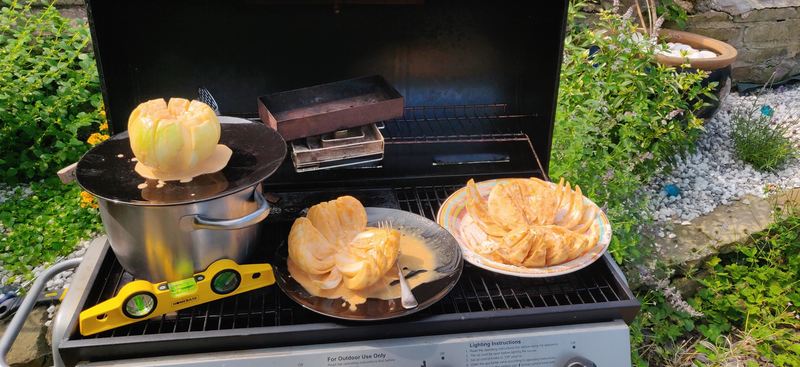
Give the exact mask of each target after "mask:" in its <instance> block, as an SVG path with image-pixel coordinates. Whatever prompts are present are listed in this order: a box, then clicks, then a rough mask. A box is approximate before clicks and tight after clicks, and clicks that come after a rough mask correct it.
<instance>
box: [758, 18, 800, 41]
mask: <svg viewBox="0 0 800 367" xmlns="http://www.w3.org/2000/svg"><path fill="white" fill-rule="evenodd" d="M797 42H800V19H790V20H785V21H783V22H757V23H750V24H748V25H747V27H746V28H745V29H744V44H745V45H748V46H751V47H754V48H758V47H765V46H766V45H785V44H792V43H797Z"/></svg>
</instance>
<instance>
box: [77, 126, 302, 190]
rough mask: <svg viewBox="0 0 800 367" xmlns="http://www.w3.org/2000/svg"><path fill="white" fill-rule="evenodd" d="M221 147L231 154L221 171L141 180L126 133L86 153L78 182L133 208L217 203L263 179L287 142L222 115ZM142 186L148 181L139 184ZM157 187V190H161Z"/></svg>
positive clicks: (283, 152)
mask: <svg viewBox="0 0 800 367" xmlns="http://www.w3.org/2000/svg"><path fill="white" fill-rule="evenodd" d="M220 126H221V130H222V132H221V136H220V139H219V143H220V144H225V145H227V146H228V147H229V148H231V150H232V151H233V155H232V156H231V159H230V161H228V164H227V165H226V166H225V168H223V169H222V170H221V171H219V172H215V173H210V174H205V175H201V176H197V177H195V178H194V179H192V180H191V181H189V182H185V183H183V182H179V181H166V182H164V184H163V186H162V185H159V183H158V181H157V180H148V179H145V178H144V177H142V176H140V175H139V174H138V173H136V171H134V167H135V166H136V160H135V159H133V158H134V155H133V152H132V151H131V145H130V140H129V138H128V133H127V131H126V132H122V133H120V134H117V135H114V136H112V137H111V138H109V139H108V140H106V141H104V142H102V143H100V144H98V145H97V146H95V147H93V148H92V149H91V150H89V151H88V152H87V153H86V154H84V156H83V157H82V158H81V160H80V161H79V162H78V167H77V170H76V172H75V174H76V176H77V180H78V184H79V185H80V186H81V187H83V189H84V190H86V191H88V192H89V193H91V194H92V195H94V196H97V197H99V198H102V199H105V200H110V201H113V202H116V203H126V204H131V205H181V204H191V203H195V202H199V201H205V200H211V199H216V198H218V197H222V196H225V195H228V194H231V193H234V192H237V191H240V190H243V189H245V188H248V187H250V186H253V185H255V184H258V183H259V182H261V181H263V180H264V179H265V178H267V177H269V176H270V175H272V173H273V172H275V170H276V169H278V167H279V166H280V165H281V163H283V160H284V157H285V156H286V142H284V140H283V138H282V137H281V136H280V134H278V133H277V132H276V131H275V130H273V129H270V128H269V127H267V126H266V125H264V124H262V123H254V122H250V121H249V120H245V119H239V118H231V117H224V116H221V117H220ZM143 183H147V185H146V187H145V185H142V184H143ZM159 186H160V187H159Z"/></svg>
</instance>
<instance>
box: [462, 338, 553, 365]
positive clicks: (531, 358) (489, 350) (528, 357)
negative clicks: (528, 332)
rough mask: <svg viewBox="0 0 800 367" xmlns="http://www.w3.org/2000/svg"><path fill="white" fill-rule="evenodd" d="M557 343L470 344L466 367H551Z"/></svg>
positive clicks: (515, 340)
mask: <svg viewBox="0 0 800 367" xmlns="http://www.w3.org/2000/svg"><path fill="white" fill-rule="evenodd" d="M558 346H559V343H538V344H537V343H530V344H528V343H525V341H523V340H520V339H508V340H492V341H486V342H471V343H469V346H468V348H467V350H466V361H467V366H468V367H490V366H491V367H539V366H552V365H553V364H554V363H555V362H556V356H555V354H556V353H557V352H558V349H557V347H558Z"/></svg>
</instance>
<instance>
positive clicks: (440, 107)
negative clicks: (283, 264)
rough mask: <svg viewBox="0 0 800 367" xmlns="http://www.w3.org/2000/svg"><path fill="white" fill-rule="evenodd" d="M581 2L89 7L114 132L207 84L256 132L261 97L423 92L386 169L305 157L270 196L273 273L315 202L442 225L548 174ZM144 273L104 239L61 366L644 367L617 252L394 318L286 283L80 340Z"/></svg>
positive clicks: (260, 256) (95, 247) (401, 0)
mask: <svg viewBox="0 0 800 367" xmlns="http://www.w3.org/2000/svg"><path fill="white" fill-rule="evenodd" d="M567 6H568V4H567V1H566V0H561V1H547V2H541V3H537V4H536V7H535V8H530V7H528V6H526V5H525V4H524V3H522V2H519V3H518V2H504V1H491V2H490V1H483V2H481V1H470V2H448V1H434V0H429V1H423V0H395V1H363V0H359V1H355V0H354V1H347V0H342V1H301V2H290V1H269V0H240V1H224V2H223V1H170V2H157V1H136V2H133V1H123V2H111V1H100V0H88V1H87V9H88V15H89V21H90V25H91V30H92V38H93V44H94V47H95V53H96V55H97V63H98V65H99V70H100V75H101V79H102V87H103V96H104V99H105V103H106V109H107V111H108V119H109V122H110V125H111V128H112V129H113V131H114V132H120V131H123V130H125V127H126V124H127V116H128V114H129V113H130V111H131V110H132V109H133V107H135V105H136V104H137V103H139V102H141V101H143V100H146V99H150V98H157V97H162V96H169V95H183V96H191V95H194V94H195V93H196V91H197V89H198V88H205V89H207V90H208V91H209V92H210V93H211V94H212V95H213V96H214V99H215V100H216V102H217V103H218V105H219V110H220V113H221V114H222V115H227V116H236V117H243V118H248V119H251V120H253V121H258V109H257V108H258V107H257V101H256V98H257V97H258V96H261V95H267V94H271V93H276V92H280V91H285V90H292V89H297V88H301V87H305V86H309V85H316V84H322V83H328V82H332V81H337V80H346V79H351V78H354V77H360V76H365V75H381V76H383V77H384V78H385V79H386V80H387V81H389V82H390V83H391V84H392V85H393V86H394V87H395V88H396V89H397V90H398V91H399V92H400V94H402V95H403V97H404V98H405V109H404V114H403V116H402V117H400V118H396V119H393V120H388V121H384V122H383V123H381V124H380V125H381V126H382V127H383V128H382V130H381V131H382V134H383V136H384V142H385V146H384V156H383V160H382V161H381V162H380V163H377V164H373V165H369V166H355V167H346V168H340V169H330V170H323V171H313V172H302V173H298V172H296V171H295V169H294V167H293V166H292V162H291V160H290V159H289V158H287V159H286V161H285V162H284V163H283V164H282V165H281V167H280V168H279V169H278V171H277V172H276V173H275V174H274V175H272V176H271V177H270V178H268V179H267V180H266V181H265V182H264V183H263V190H264V192H265V193H266V196H267V198H268V200H269V201H270V202H271V204H272V207H273V208H272V212H271V214H270V215H269V216H268V218H267V219H266V220H265V221H264V222H263V223H262V224H261V225H262V233H265V234H266V235H265V240H264V243H263V245H262V246H261V247H260V251H261V253H257V254H253V259H254V262H272V257H273V256H274V255H275V249H276V247H277V246H279V245H280V244H281V243H282V242H283V241H285V239H286V237H287V234H288V230H289V226H290V225H291V223H292V220H293V219H294V218H296V217H297V216H299V215H302V213H303V210H304V209H306V208H308V207H309V206H310V205H313V204H315V203H318V202H321V201H323V200H330V199H333V198H336V197H337V196H339V195H342V194H349V195H353V196H355V197H356V198H358V199H359V200H360V201H361V202H362V203H364V205H365V206H378V207H389V208H397V209H402V210H405V211H410V212H413V213H416V214H419V215H422V216H425V217H427V218H430V219H434V218H435V216H436V213H437V211H438V209H439V206H440V205H441V203H442V202H443V201H444V200H445V199H446V198H447V197H448V196H449V195H450V194H451V193H453V192H454V191H455V190H457V189H459V188H460V187H463V185H464V184H465V182H466V181H467V179H469V178H475V179H476V180H483V179H489V178H498V177H540V178H547V171H548V166H549V159H550V148H551V139H552V129H553V123H554V117H555V116H554V115H555V103H556V97H557V88H558V75H559V69H560V64H561V53H562V44H563V37H564V30H565V22H566V12H567ZM254 123H260V122H254ZM132 280H133V276H132V275H130V274H129V273H127V272H125V271H124V270H123V268H122V267H121V265H120V263H119V262H118V261H117V259H116V258H115V256H114V254H113V253H112V252H111V251H110V250H109V245H108V241H107V240H106V239H105V238H100V239H98V240H96V241H95V242H94V243H93V244H92V245H91V246H90V248H89V250H88V251H87V253H86V255H85V257H84V260H83V263H82V265H81V266H80V267H79V269H78V270H77V271H76V273H75V277H74V280H73V283H72V285H71V286H70V291H69V293H68V295H67V297H66V299H65V300H64V302H63V303H62V305H61V306H60V309H59V311H58V314H57V316H56V320H55V323H54V328H53V351H54V355H55V360H56V362H57V363H62V362H63V363H66V364H67V365H71V364H76V363H78V364H89V365H94V364H97V365H103V364H104V363H117V364H119V365H126V363H127V364H129V365H170V366H178V365H193V366H200V365H209V366H212V365H218V364H220V363H222V362H221V361H223V360H224V361H226V363H228V364H227V365H235V366H245V365H255V364H260V365H282V366H344V365H351V366H361V365H365V366H366V365H369V366H395V365H397V366H401V365H402V366H417V365H421V366H512V365H513V366H534V365H535V366H551V365H552V366H562V365H569V366H591V365H599V366H628V365H630V360H629V353H630V346H629V340H628V327H627V325H626V324H627V323H630V322H631V321H632V319H633V318H634V316H635V314H636V312H637V311H638V309H639V303H638V301H637V300H636V299H635V297H634V295H633V294H632V292H631V291H630V289H629V288H628V286H627V284H626V280H625V278H624V276H623V275H622V273H621V271H620V269H619V268H618V267H617V266H616V264H615V263H614V261H613V260H612V259H611V258H610V256H608V255H607V254H606V255H605V256H603V257H602V258H600V259H599V260H598V261H597V262H595V263H594V264H592V265H590V266H589V267H587V268H584V269H582V270H579V271H576V272H574V273H571V274H568V275H563V276H558V277H552V278H542V279H523V278H515V277H509V276H504V275H499V274H494V273H491V272H488V271H485V270H482V269H479V268H476V267H474V266H471V265H468V264H467V265H465V267H464V270H463V273H462V276H461V279H460V281H459V282H458V284H457V285H456V286H455V288H454V289H453V290H452V291H451V292H450V293H449V294H448V295H447V296H445V297H444V298H443V299H442V300H440V301H439V302H437V303H436V304H434V305H433V306H431V307H430V308H428V309H425V310H423V311H420V312H419V313H416V314H414V315H411V316H407V317H403V318H399V319H394V320H388V321H380V322H347V321H340V320H334V319H331V318H326V317H324V316H320V315H318V314H316V313H314V312H312V311H309V310H306V309H304V308H302V307H301V306H299V305H297V304H295V303H293V302H292V301H291V300H290V299H289V298H288V297H287V296H285V295H284V294H282V293H281V291H280V290H279V289H278V288H277V287H275V286H272V287H267V288H261V289H257V290H254V291H250V292H247V293H243V294H238V295H235V296H232V297H228V298H224V299H221V300H217V301H213V302H210V303H207V304H203V305H199V306H196V307H191V308H188V309H184V310H180V311H178V312H175V313H171V314H167V315H163V316H160V317H158V318H155V319H150V320H145V321H141V322H138V323H135V324H131V325H128V326H123V327H119V328H116V329H113V330H109V331H105V332H102V333H99V334H95V335H90V336H82V335H81V334H80V333H79V332H78V330H77V326H76V325H77V317H78V314H79V313H80V312H81V311H82V310H85V309H87V308H89V307H91V306H93V305H95V304H97V303H99V302H102V301H103V300H105V299H108V298H109V297H113V296H114V295H115V294H116V292H117V291H119V289H120V288H121V287H122V286H123V285H125V284H126V283H128V282H130V281H132ZM131 358H134V359H132V360H128V359H131Z"/></svg>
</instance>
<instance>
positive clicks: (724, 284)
mask: <svg viewBox="0 0 800 367" xmlns="http://www.w3.org/2000/svg"><path fill="white" fill-rule="evenodd" d="M706 268H707V271H708V273H709V275H708V276H706V277H703V278H702V279H699V281H700V284H701V285H702V286H703V288H702V289H701V290H700V291H699V292H698V293H697V295H696V296H695V297H694V298H693V299H691V300H690V303H691V304H692V306H693V307H695V308H696V309H698V310H700V311H701V312H703V313H704V314H705V315H706V317H705V318H703V319H701V320H699V322H698V325H697V330H698V331H699V332H700V333H701V334H702V335H703V336H704V337H705V338H706V339H708V341H709V342H710V343H712V344H714V345H719V344H721V341H722V336H723V334H724V333H727V332H729V331H730V330H733V329H738V330H741V331H742V333H743V334H745V335H746V336H747V337H749V338H751V339H753V340H755V341H756V342H755V343H754V344H755V345H754V348H755V350H756V352H755V353H754V354H755V355H757V356H760V357H763V358H765V359H767V360H769V361H770V362H772V363H773V364H775V365H777V366H800V332H798V330H800V314H798V307H797V305H800V290H798V285H800V278H798V274H800V217H798V216H791V217H789V218H788V219H786V220H784V221H783V222H782V223H780V224H776V225H773V226H772V227H771V228H770V229H769V230H768V231H767V232H766V233H764V234H763V235H762V236H760V238H758V239H757V240H756V241H755V242H754V243H753V244H744V245H740V246H739V247H738V248H737V251H736V252H735V253H733V254H731V255H728V256H724V257H714V258H712V259H711V260H710V261H709V262H708V263H707V264H706ZM700 349H701V350H700V351H701V352H703V353H705V354H706V355H708V356H711V357H712V358H711V359H712V360H713V357H714V353H713V352H714V349H713V348H708V347H705V348H700Z"/></svg>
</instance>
